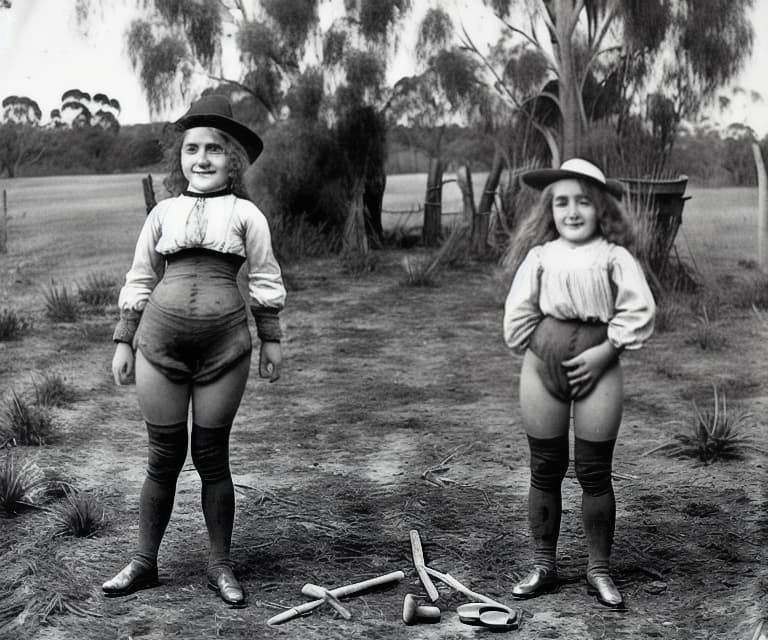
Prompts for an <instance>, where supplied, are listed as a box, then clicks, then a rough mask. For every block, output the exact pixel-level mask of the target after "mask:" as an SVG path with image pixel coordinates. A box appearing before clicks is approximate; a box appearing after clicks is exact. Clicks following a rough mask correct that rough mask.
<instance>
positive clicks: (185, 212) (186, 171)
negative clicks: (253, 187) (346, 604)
mask: <svg viewBox="0 0 768 640" xmlns="http://www.w3.org/2000/svg"><path fill="white" fill-rule="evenodd" d="M176 125H177V126H178V130H179V135H178V139H177V141H176V143H175V145H174V146H173V147H172V148H171V149H170V151H169V155H168V157H169V165H170V166H169V174H168V177H167V178H166V181H165V186H166V188H167V189H168V191H169V192H170V193H171V194H172V196H173V197H171V198H168V199H166V200H162V201H161V202H159V203H158V204H157V206H156V207H155V208H154V209H153V210H152V211H151V212H150V213H149V215H148V216H147V219H146V222H145V224H144V227H143V229H142V230H141V234H140V235H139V239H138V242H137V243H136V251H135V255H134V259H133V264H132V266H131V269H130V271H129V272H128V274H127V276H126V279H125V285H124V286H123V287H122V289H121V291H120V297H119V302H118V306H119V308H120V321H119V322H118V324H117V327H116V328H115V332H114V340H115V342H116V343H117V347H116V350H115V356H114V359H113V362H112V372H113V374H114V378H115V382H116V383H117V384H119V385H123V384H128V383H129V382H130V381H131V380H133V379H134V377H135V381H136V391H137V395H138V399H139V405H140V408H141V412H142V415H143V417H144V420H145V422H146V428H147V435H148V460H147V473H146V477H145V480H144V485H143V487H142V490H141V497H140V500H139V536H138V544H137V547H136V550H135V552H134V554H133V557H132V558H131V560H130V562H129V563H128V564H127V565H126V566H125V567H124V568H123V569H122V570H121V571H120V572H119V573H118V574H117V575H115V576H114V577H113V578H111V579H110V580H107V581H106V582H105V583H104V584H103V586H102V589H103V591H104V593H105V595H107V596H123V595H127V594H129V593H132V592H134V591H136V590H137V589H143V588H147V587H152V586H155V585H157V584H158V572H157V555H158V549H159V547H160V543H161V541H162V538H163V535H164V533H165V530H166V527H167V525H168V522H169V519H170V517H171V511H172V509H173V502H174V496H175V492H176V480H177V478H178V475H179V472H180V471H181V469H182V467H183V465H184V461H185V459H186V455H187V448H188V446H189V444H191V452H192V461H193V463H194V465H195V468H196V469H197V472H198V474H199V476H200V479H201V483H202V510H203V515H204V518H205V523H206V527H207V529H208V537H209V544H210V547H209V557H208V566H207V580H208V586H209V587H211V588H212V589H213V590H215V591H216V592H218V594H219V595H220V596H221V598H222V599H223V600H224V601H225V602H226V603H228V604H230V605H233V606H239V605H243V604H244V601H245V596H244V593H243V589H242V588H241V586H240V585H239V583H238V581H237V579H236V578H235V576H234V573H233V570H232V561H231V559H230V543H231V538H232V527H233V521H234V510H235V509H234V507H235V496H234V488H233V484H232V476H231V474H230V469H229V436H230V431H231V427H232V422H233V420H234V417H235V414H236V412H237V409H238V407H239V404H240V400H241V398H242V394H243V391H244V389H245V384H246V380H247V378H248V373H249V370H250V362H251V337H250V332H249V330H248V319H247V315H246V303H245V301H244V300H243V296H242V295H241V294H240V291H239V289H238V286H237V281H236V277H237V273H238V271H239V269H240V267H241V266H242V265H243V263H245V265H246V269H247V275H248V303H249V306H250V309H251V311H252V313H253V316H254V318H255V320H256V329H257V333H258V336H259V339H260V342H261V350H260V355H259V374H260V375H261V376H262V377H268V378H269V379H270V381H271V382H274V381H275V380H277V379H278V378H279V376H280V368H281V363H282V352H281V348H280V338H281V333H280V322H279V319H278V313H279V312H280V310H281V309H282V308H283V305H284V302H285V289H284V287H283V282H282V276H281V272H280V267H279V265H278V263H277V261H276V259H275V257H274V255H273V252H272V244H271V238H270V233H269V227H268V225H267V221H266V219H265V217H264V215H263V214H262V213H261V211H259V209H258V208H257V207H256V206H255V205H254V204H253V203H252V202H250V200H248V197H247V195H246V193H245V188H244V185H243V174H244V172H245V170H246V169H247V168H248V166H249V165H250V164H251V163H253V161H254V160H255V159H256V158H257V157H258V155H259V154H260V153H261V150H262V142H261V139H260V138H259V136H258V135H256V133H254V132H253V131H251V130H250V129H249V128H248V127H246V126H245V125H243V124H241V123H240V122H238V121H236V120H235V119H233V117H232V108H231V106H230V103H229V101H228V100H227V99H226V98H225V97H224V96H218V95H210V96H205V97H203V98H201V99H200V100H199V101H197V102H195V103H194V104H192V106H191V107H190V108H189V110H188V111H187V113H186V114H185V115H184V116H183V117H182V118H181V119H179V120H178V122H177V123H176ZM190 409H191V412H190ZM190 413H191V422H192V426H191V429H188V426H187V419H188V415H190Z"/></svg>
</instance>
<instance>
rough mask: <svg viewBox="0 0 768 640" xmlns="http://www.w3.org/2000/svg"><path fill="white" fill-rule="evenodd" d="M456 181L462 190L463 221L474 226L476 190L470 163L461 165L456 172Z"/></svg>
mask: <svg viewBox="0 0 768 640" xmlns="http://www.w3.org/2000/svg"><path fill="white" fill-rule="evenodd" d="M456 182H457V184H458V185H459V190H460V191H461V203H462V209H461V218H462V223H463V224H466V225H468V226H472V227H474V224H475V216H476V215H477V209H475V191H474V187H473V186H472V171H471V170H470V168H469V165H464V166H463V167H459V170H458V171H457V172H456Z"/></svg>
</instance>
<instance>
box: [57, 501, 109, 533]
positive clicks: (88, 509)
mask: <svg viewBox="0 0 768 640" xmlns="http://www.w3.org/2000/svg"><path fill="white" fill-rule="evenodd" d="M49 514H50V521H51V525H52V529H51V533H52V535H54V536H74V537H76V538H90V537H92V536H94V535H96V534H97V533H98V532H99V530H100V529H101V528H102V527H103V526H104V506H103V505H102V503H101V501H100V500H99V499H98V498H97V497H96V496H94V495H93V494H92V493H88V492H85V491H75V490H73V489H67V490H66V491H65V493H64V498H63V499H62V500H61V501H60V502H58V503H57V504H55V505H54V506H53V507H52V508H51V510H50V511H49Z"/></svg>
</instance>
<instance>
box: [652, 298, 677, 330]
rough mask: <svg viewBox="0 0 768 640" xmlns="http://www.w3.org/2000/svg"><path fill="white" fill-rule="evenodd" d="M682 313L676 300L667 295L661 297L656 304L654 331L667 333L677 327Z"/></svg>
mask: <svg viewBox="0 0 768 640" xmlns="http://www.w3.org/2000/svg"><path fill="white" fill-rule="evenodd" d="M682 315H683V309H682V308H681V307H680V305H679V304H678V303H677V302H675V301H674V300H672V299H671V298H670V297H668V296H665V297H663V298H661V300H659V303H658V305H657V306H656V319H655V323H654V327H655V329H656V331H658V332H659V333H667V332H669V331H674V330H675V329H677V328H679V327H680V319H681V317H682Z"/></svg>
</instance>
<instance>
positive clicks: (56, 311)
mask: <svg viewBox="0 0 768 640" xmlns="http://www.w3.org/2000/svg"><path fill="white" fill-rule="evenodd" d="M44 296H45V313H46V315H47V316H48V317H49V318H50V319H51V320H53V321H54V322H77V320H78V318H79V317H80V309H79V305H78V301H77V299H76V298H75V297H74V296H73V295H72V294H71V293H70V292H69V290H68V289H67V288H66V287H65V286H61V287H59V286H57V285H56V284H55V283H54V282H51V284H50V286H49V287H48V288H47V289H46V290H45V293H44Z"/></svg>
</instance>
